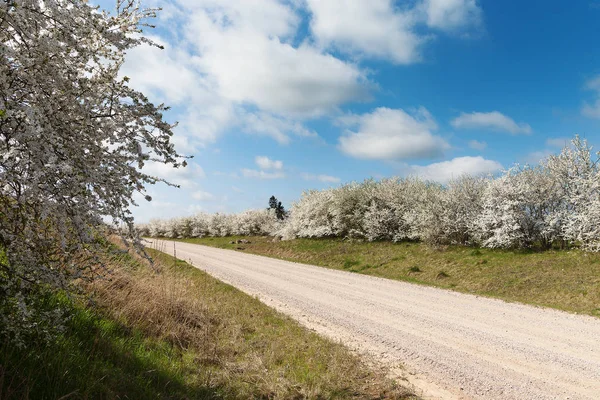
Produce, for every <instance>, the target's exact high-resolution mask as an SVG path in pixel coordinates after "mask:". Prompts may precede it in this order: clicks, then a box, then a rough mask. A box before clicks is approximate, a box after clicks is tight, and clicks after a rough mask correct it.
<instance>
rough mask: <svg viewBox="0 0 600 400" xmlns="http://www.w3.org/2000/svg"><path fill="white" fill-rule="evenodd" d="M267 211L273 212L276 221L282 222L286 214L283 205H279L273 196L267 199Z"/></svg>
mask: <svg viewBox="0 0 600 400" xmlns="http://www.w3.org/2000/svg"><path fill="white" fill-rule="evenodd" d="M268 209H269V210H273V211H274V212H275V215H276V216H277V219H278V220H280V221H281V220H284V219H285V217H286V215H287V214H286V212H285V208H284V207H283V204H281V202H280V201H279V200H277V197H275V196H271V197H270V198H269V208H268Z"/></svg>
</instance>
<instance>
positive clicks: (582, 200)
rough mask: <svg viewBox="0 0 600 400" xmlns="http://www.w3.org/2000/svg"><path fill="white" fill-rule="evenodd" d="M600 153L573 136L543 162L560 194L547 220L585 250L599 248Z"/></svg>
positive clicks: (566, 238)
mask: <svg viewBox="0 0 600 400" xmlns="http://www.w3.org/2000/svg"><path fill="white" fill-rule="evenodd" d="M599 155H600V153H596V154H594V153H592V148H591V146H589V145H588V144H587V142H586V141H585V140H582V139H581V138H579V137H578V136H576V137H575V138H574V139H573V141H572V142H571V146H567V147H565V148H564V149H563V150H562V152H561V153H560V154H558V155H552V156H550V157H548V158H547V159H546V160H545V161H544V167H545V168H546V169H547V170H548V171H549V173H550V174H551V175H552V176H553V178H554V180H555V182H556V183H555V185H556V187H555V192H556V193H559V194H560V196H561V197H562V201H561V204H560V207H557V208H556V210H555V211H554V213H553V214H552V215H551V218H550V221H551V223H552V224H553V226H556V229H557V230H559V231H560V232H561V237H562V239H563V240H564V241H567V242H572V243H578V244H580V245H581V246H582V247H583V248H584V249H586V250H590V251H600V168H599V165H598V162H599Z"/></svg>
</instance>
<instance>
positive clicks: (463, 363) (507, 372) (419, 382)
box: [149, 240, 600, 400]
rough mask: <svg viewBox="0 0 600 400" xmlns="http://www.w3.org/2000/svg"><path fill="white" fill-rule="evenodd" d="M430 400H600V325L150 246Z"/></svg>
mask: <svg viewBox="0 0 600 400" xmlns="http://www.w3.org/2000/svg"><path fill="white" fill-rule="evenodd" d="M151 242H152V243H151V244H150V245H149V247H154V248H157V249H159V250H161V251H165V252H167V253H169V254H171V255H173V250H175V251H176V256H177V258H179V259H182V260H185V261H187V262H189V263H190V264H192V265H194V266H195V267H197V268H199V269H201V270H204V271H206V272H208V273H209V274H211V275H213V276H215V277H216V278H218V279H220V280H222V281H224V282H227V283H229V284H231V285H233V286H235V287H237V288H239V289H241V290H242V291H244V292H246V293H249V294H251V295H253V296H257V297H258V298H259V299H260V300H262V301H263V302H265V303H266V304H268V305H270V306H272V307H274V308H276V309H277V310H279V311H281V312H283V313H285V314H288V315H290V316H291V317H293V318H295V319H297V320H299V321H300V322H301V323H302V324H304V325H306V326H308V327H309V328H311V329H314V330H315V331H317V332H319V333H321V334H323V335H325V336H329V337H331V338H334V339H336V340H341V341H343V342H344V343H345V344H347V345H348V346H349V347H351V348H353V349H355V350H357V351H359V352H361V353H363V354H367V355H370V356H371V359H373V360H377V361H378V362H382V363H384V364H386V365H388V366H400V365H402V367H399V368H398V369H397V372H398V375H399V376H402V377H403V378H404V379H406V380H407V381H408V382H409V384H411V385H413V386H414V387H415V389H416V391H417V393H419V394H421V395H422V396H423V397H424V398H432V399H438V398H439V399H503V400H505V399H515V400H516V399H518V400H524V399H536V400H540V399H600V319H598V318H594V317H589V316H580V315H573V314H568V313H564V312H560V311H556V310H551V309H542V308H536V307H531V306H526V305H521V304H513V303H506V302H503V301H500V300H494V299H488V298H482V297H477V296H473V295H466V294H461V293H456V292H451V291H447V290H441V289H437V288H431V287H425V286H419V285H414V284H409V283H404V282H397V281H392V280H387V279H381V278H375V277H370V276H365V275H360V274H356V273H350V272H345V271H336V270H331V269H326V268H321V267H316V266H310V265H304V264H297V263H292V262H287V261H281V260H275V259H271V258H267V257H261V256H255V255H251V254H244V253H241V252H235V251H231V250H222V249H216V248H211V247H205V246H200V245H193V244H187V243H181V242H177V243H176V244H175V246H173V242H168V243H167V242H165V241H156V240H151Z"/></svg>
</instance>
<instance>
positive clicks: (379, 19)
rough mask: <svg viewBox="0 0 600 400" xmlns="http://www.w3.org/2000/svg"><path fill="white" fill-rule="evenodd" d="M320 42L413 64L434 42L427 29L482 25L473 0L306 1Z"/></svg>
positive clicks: (338, 48) (311, 25)
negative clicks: (396, 0)
mask: <svg viewBox="0 0 600 400" xmlns="http://www.w3.org/2000/svg"><path fill="white" fill-rule="evenodd" d="M306 4H307V5H308V8H309V10H310V12H311V13H312V19H311V21H310V27H311V31H312V33H313V35H314V36H315V38H316V39H317V41H318V43H320V44H321V45H323V46H325V47H334V48H336V49H337V50H339V51H342V52H346V53H354V54H360V55H365V56H369V57H375V58H381V59H388V60H391V61H392V62H394V63H397V64H410V63H414V62H418V61H420V59H421V54H420V52H421V47H422V45H423V44H424V43H426V42H427V41H429V40H430V39H431V38H432V35H431V34H429V33H427V32H424V29H423V28H424V27H429V28H434V29H439V30H443V31H456V30H459V29H462V28H467V27H470V26H479V25H480V24H481V14H482V12H481V9H480V8H479V6H478V4H477V2H476V1H475V0H422V1H416V2H412V4H411V3H410V2H405V3H404V4H403V5H397V4H394V2H392V1H390V0H369V1H345V0H327V1H323V0H307V1H306Z"/></svg>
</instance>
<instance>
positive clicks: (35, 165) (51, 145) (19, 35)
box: [0, 0, 182, 340]
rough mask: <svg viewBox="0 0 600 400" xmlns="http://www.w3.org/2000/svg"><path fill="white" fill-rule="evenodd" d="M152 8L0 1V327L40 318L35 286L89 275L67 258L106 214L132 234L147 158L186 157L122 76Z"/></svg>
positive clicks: (79, 0) (158, 112) (67, 0)
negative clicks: (34, 310)
mask: <svg viewBox="0 0 600 400" xmlns="http://www.w3.org/2000/svg"><path fill="white" fill-rule="evenodd" d="M153 14H154V12H153V11H152V10H142V9H140V8H139V7H138V6H137V2H134V1H123V0H119V1H117V9H116V10H115V13H114V14H113V15H108V14H107V13H104V12H102V11H100V10H98V9H97V8H95V7H92V6H90V5H89V4H88V3H87V2H86V1H84V0H19V1H16V0H7V1H2V2H0V49H1V50H0V92H1V93H2V96H0V251H1V252H2V253H3V254H4V257H1V258H0V312H1V313H2V314H3V318H4V319H3V321H2V324H1V325H0V331H2V330H6V329H12V328H15V324H20V325H22V326H26V325H28V324H29V325H33V324H35V323H36V322H35V321H33V319H32V318H33V317H31V316H32V315H33V314H34V313H32V312H31V309H30V305H31V304H33V303H31V302H30V300H31V299H32V296H33V295H34V293H35V292H36V290H38V289H40V288H42V287H44V288H45V287H54V288H55V287H59V286H63V287H64V286H65V285H66V284H67V283H68V282H70V280H71V278H73V277H83V276H84V274H85V271H87V269H86V267H87V265H85V264H84V263H81V262H77V263H74V262H70V261H69V259H70V257H71V256H72V255H73V254H81V253H84V254H85V253H89V252H90V251H92V246H93V244H94V243H95V239H96V237H95V236H96V228H97V227H98V226H99V225H100V224H101V222H102V220H103V219H105V220H106V219H108V220H112V221H114V222H115V223H116V224H119V223H122V224H125V226H127V227H128V228H129V231H130V233H133V232H132V223H133V218H132V216H131V212H130V210H129V207H130V205H132V204H133V200H132V196H133V195H134V193H136V192H139V193H142V194H144V187H145V185H146V184H149V183H150V184H153V183H156V182H158V181H161V179H160V178H158V177H153V176H149V175H147V174H145V173H143V172H142V170H141V168H142V167H143V166H144V163H146V162H147V161H148V160H153V161H155V162H159V163H166V164H171V165H173V166H175V167H179V166H181V165H182V163H180V161H179V160H180V158H179V157H178V155H177V154H176V152H175V150H174V148H173V145H172V143H171V140H170V138H171V135H172V131H171V128H172V125H170V124H168V123H166V122H165V121H164V120H163V115H162V113H163V111H164V110H165V107H164V106H162V105H159V106H155V105H154V104H152V103H151V102H149V101H148V99H147V98H146V97H145V96H144V94H142V93H140V92H137V91H135V90H133V89H132V88H130V87H129V85H128V78H126V77H119V68H120V66H121V65H122V63H123V59H124V56H125V52H126V51H127V50H128V49H131V48H133V47H135V46H137V45H139V44H141V43H149V44H151V42H150V41H149V40H147V39H145V38H144V37H143V35H142V32H141V27H142V26H144V24H145V22H144V21H145V20H146V19H147V18H149V17H152V16H153ZM6 318H8V320H7V319H6ZM28 321H29V322H28ZM32 321H33V322H32ZM9 325H10V326H12V328H10V327H9ZM17 328H18V326H17ZM17 330H18V329H16V328H15V329H13V330H12V332H13V333H12V334H11V335H12V336H13V339H14V336H15V334H14V332H16V331H17ZM0 333H2V332H0ZM15 340H16V339H15Z"/></svg>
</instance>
